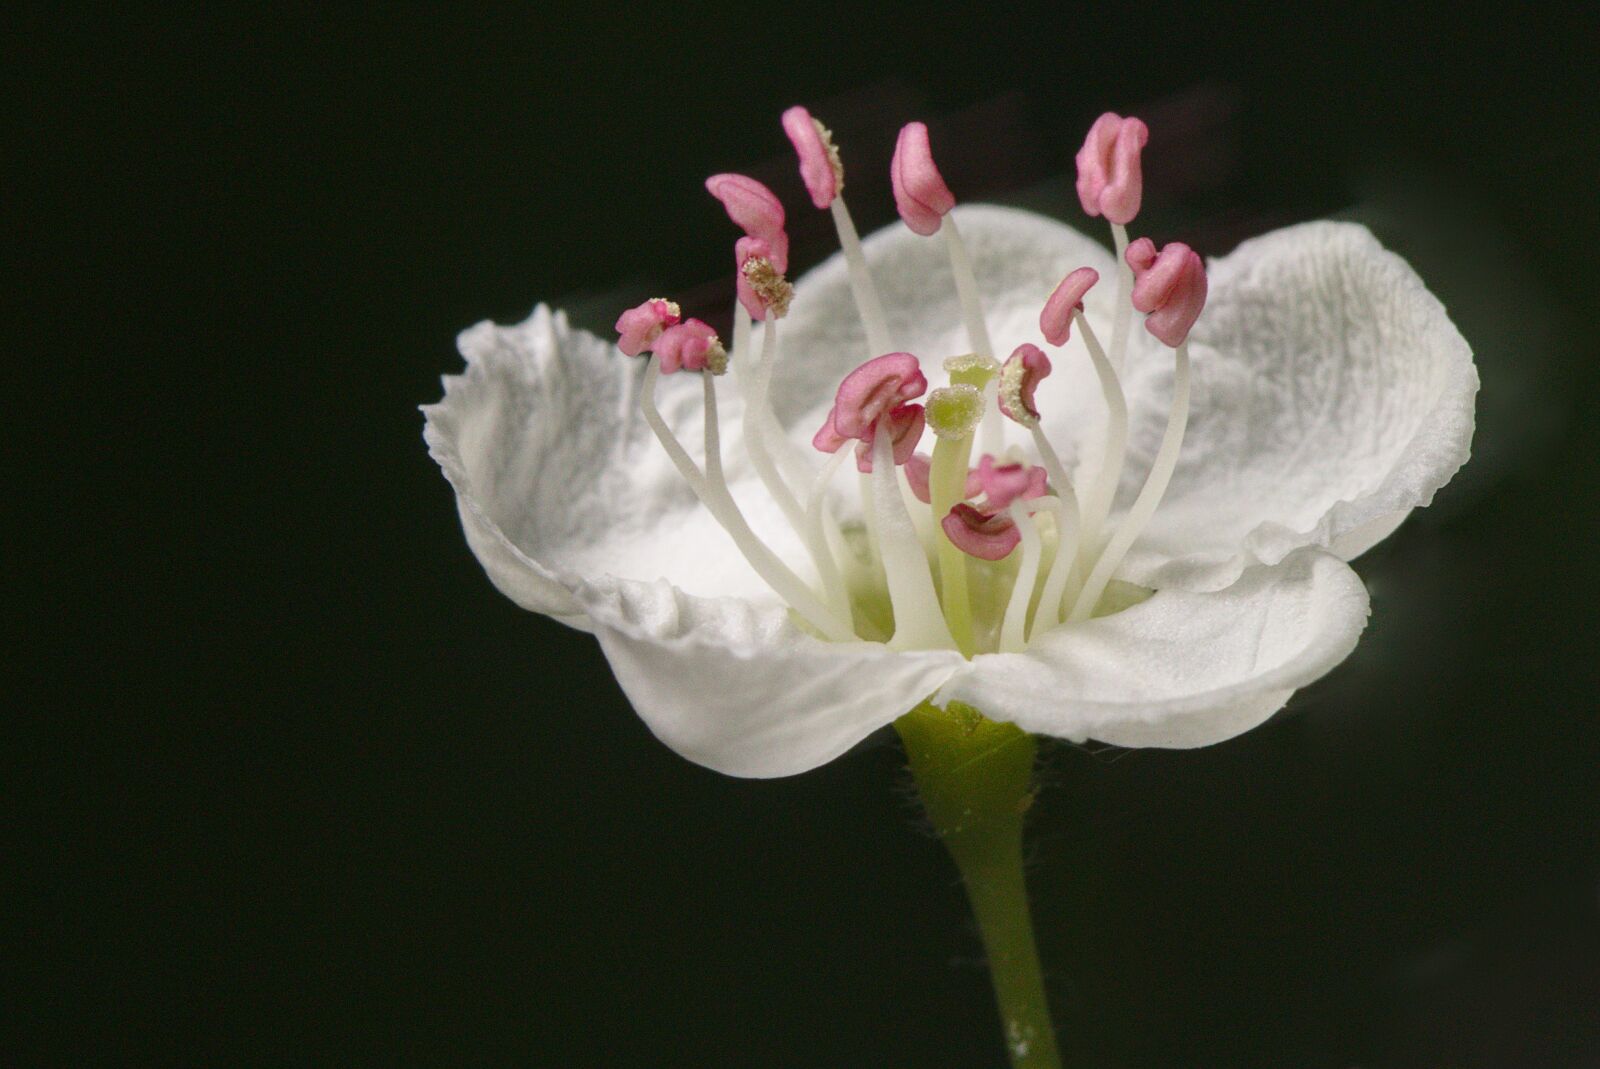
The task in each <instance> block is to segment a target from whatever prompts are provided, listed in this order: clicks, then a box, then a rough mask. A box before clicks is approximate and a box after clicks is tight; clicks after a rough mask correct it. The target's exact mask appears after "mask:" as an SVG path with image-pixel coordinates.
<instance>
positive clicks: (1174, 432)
mask: <svg viewBox="0 0 1600 1069" xmlns="http://www.w3.org/2000/svg"><path fill="white" fill-rule="evenodd" d="M1188 422H1189V347H1188V345H1187V344H1180V345H1179V346H1178V348H1177V360H1176V364H1175V368H1174V371H1173V378H1172V409H1171V411H1170V412H1169V413H1168V415H1167V429H1166V431H1165V432H1164V433H1163V434H1162V435H1161V446H1160V448H1158V449H1157V450H1156V457H1155V460H1154V461H1153V462H1151V464H1150V474H1149V475H1147V476H1146V477H1145V481H1144V486H1143V487H1141V488H1140V490H1139V496H1138V497H1136V498H1135V499H1134V501H1133V506H1132V507H1131V508H1129V509H1128V512H1127V515H1125V516H1123V518H1122V522H1121V523H1120V524H1119V525H1118V526H1117V530H1116V533H1115V534H1113V535H1112V536H1111V541H1110V542H1108V543H1106V548H1105V549H1104V550H1102V551H1101V553H1100V559H1099V560H1097V561H1095V565H1094V569H1093V570H1092V571H1090V573H1089V578H1088V579H1087V580H1085V581H1084V584H1083V589H1082V590H1080V591H1079V592H1078V598H1077V600H1076V601H1075V602H1073V605H1072V612H1071V613H1070V614H1068V616H1067V619H1068V620H1070V621H1079V620H1087V619H1088V618H1089V614H1090V613H1092V612H1094V607H1095V606H1096V605H1097V604H1099V602H1100V595H1101V594H1103V593H1105V589H1106V584H1107V583H1109V582H1111V576H1112V574H1113V573H1114V572H1115V571H1116V569H1117V566H1118V565H1120V564H1121V563H1122V558H1123V557H1124V556H1126V555H1127V552H1128V550H1129V548H1130V547H1132V545H1133V541H1134V539H1136V538H1138V537H1139V535H1140V534H1142V533H1143V532H1144V528H1145V525H1146V524H1148V523H1149V522H1150V517H1151V516H1153V515H1155V511H1156V506H1157V505H1159V504H1160V503H1161V497H1162V495H1163V494H1165V493H1166V492H1167V484H1168V483H1169V482H1171V481H1172V472H1173V470H1174V469H1175V468H1177V466H1178V451H1179V450H1180V449H1181V448H1182V447H1183V432H1184V429H1185V427H1187V426H1188Z"/></svg>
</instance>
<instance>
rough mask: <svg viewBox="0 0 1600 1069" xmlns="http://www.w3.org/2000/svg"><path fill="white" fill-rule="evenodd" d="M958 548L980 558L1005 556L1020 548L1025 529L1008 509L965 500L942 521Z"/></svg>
mask: <svg viewBox="0 0 1600 1069" xmlns="http://www.w3.org/2000/svg"><path fill="white" fill-rule="evenodd" d="M939 526H940V527H942V528H944V533H945V537H946V538H948V539H950V541H951V542H952V543H953V544H954V545H955V547H956V548H957V549H959V550H960V551H961V552H963V553H965V554H966V555H967V556H969V557H977V558H978V559H979V560H1002V559H1003V558H1005V557H1007V556H1009V555H1010V554H1011V551H1012V550H1014V549H1016V548H1017V543H1018V542H1020V541H1022V533H1021V532H1020V531H1018V530H1017V525H1016V524H1015V523H1014V522H1012V519H1011V517H1010V516H1008V515H1007V514H1006V513H1005V512H987V511H984V510H983V509H977V508H973V507H972V506H971V505H968V504H966V503H965V502H963V503H962V504H959V505H957V506H956V507H955V508H953V509H951V510H950V512H949V514H948V515H946V516H945V518H944V519H942V520H940V521H939Z"/></svg>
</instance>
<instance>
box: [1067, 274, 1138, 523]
mask: <svg viewBox="0 0 1600 1069" xmlns="http://www.w3.org/2000/svg"><path fill="white" fill-rule="evenodd" d="M1119 307H1120V306H1119ZM1073 318H1074V319H1075V320H1076V321H1077V324H1078V330H1079V331H1080V332H1082V334H1083V343H1084V345H1086V346H1087V347H1088V349H1089V359H1090V360H1092V361H1094V371H1095V374H1096V375H1098V376H1099V377H1100V392H1101V393H1102V394H1104V395H1105V400H1106V448H1105V453H1104V456H1103V457H1102V459H1101V462H1100V472H1099V474H1098V475H1096V476H1095V481H1094V485H1093V486H1091V487H1090V489H1089V495H1088V497H1087V498H1086V499H1085V500H1084V503H1083V533H1082V535H1083V548H1084V551H1085V552H1086V553H1093V552H1094V551H1095V550H1096V549H1097V548H1098V547H1099V544H1100V531H1101V528H1103V527H1104V526H1105V522H1106V517H1107V516H1109V515H1110V514H1111V500H1112V498H1113V497H1115V496H1116V493H1117V484H1118V483H1120V482H1121V481H1122V465H1123V461H1124V460H1125V459H1126V457H1127V453H1128V402H1127V399H1126V398H1125V397H1124V396H1123V393H1122V383H1121V382H1120V381H1118V379H1117V372H1116V369H1115V368H1113V367H1112V366H1111V362H1110V361H1109V360H1108V359H1106V352H1105V350H1104V349H1102V348H1101V347H1100V339H1099V338H1097V337H1096V336H1095V333H1094V329H1093V328H1092V327H1090V326H1089V320H1088V319H1087V318H1086V317H1085V316H1084V314H1083V313H1082V312H1081V311H1080V312H1076V313H1074V315H1073Z"/></svg>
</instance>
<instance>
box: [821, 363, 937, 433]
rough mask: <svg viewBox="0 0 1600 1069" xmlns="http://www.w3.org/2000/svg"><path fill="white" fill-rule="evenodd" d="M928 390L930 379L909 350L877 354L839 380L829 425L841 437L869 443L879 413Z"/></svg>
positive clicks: (919, 395) (881, 413)
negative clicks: (842, 379) (906, 351)
mask: <svg viewBox="0 0 1600 1069" xmlns="http://www.w3.org/2000/svg"><path fill="white" fill-rule="evenodd" d="M927 389H928V379H927V377H926V376H924V375H923V374H922V366H921V365H920V364H918V363H917V358H916V357H914V356H912V355H911V354H910V353H886V354H884V355H883V356H878V357H874V358H872V359H871V360H868V361H867V362H866V363H865V364H862V365H861V366H860V367H858V368H856V369H855V370H854V371H852V372H850V374H848V375H846V376H845V377H844V381H843V382H841V383H839V392H838V394H837V395H836V396H835V397H834V400H833V411H832V412H831V413H829V417H828V421H829V424H830V425H831V426H832V427H833V431H834V433H835V434H837V435H839V436H840V438H841V439H842V438H855V439H858V440H860V441H863V442H866V443H868V444H869V445H870V444H871V442H872V432H873V428H874V427H875V426H876V425H877V422H878V417H879V416H881V415H883V414H884V413H885V412H887V411H889V410H890V409H892V408H895V407H896V406H898V405H901V404H904V403H905V402H907V401H910V400H912V399H913V398H916V397H921V396H922V395H923V393H924V392H926V390H927ZM835 448H837V447H835Z"/></svg>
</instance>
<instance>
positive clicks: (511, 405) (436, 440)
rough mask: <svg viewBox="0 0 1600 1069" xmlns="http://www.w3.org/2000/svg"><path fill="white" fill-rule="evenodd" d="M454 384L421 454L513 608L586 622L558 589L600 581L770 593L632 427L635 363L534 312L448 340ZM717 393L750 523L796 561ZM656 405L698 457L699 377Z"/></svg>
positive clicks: (729, 401)
mask: <svg viewBox="0 0 1600 1069" xmlns="http://www.w3.org/2000/svg"><path fill="white" fill-rule="evenodd" d="M459 344H460V347H461V352H462V355H463V356H465V357H466V360H467V371H466V373H465V374H463V375H453V376H446V378H445V380H444V382H445V396H444V399H443V400H442V401H440V402H439V403H437V404H433V405H426V406H424V407H423V411H424V413H426V415H427V426H426V429H425V432H424V436H425V437H426V439H427V442H428V447H429V451H430V452H431V453H432V454H433V456H434V459H436V460H437V461H438V462H439V465H440V467H442V468H443V469H444V473H445V476H446V477H447V478H448V479H449V480H450V483H451V485H452V486H453V487H454V488H455V491H456V501H457V506H458V509H459V511H460V513H461V519H462V526H463V527H464V528H465V530H466V535H467V541H468V543H469V544H470V545H471V547H472V550H473V552H474V553H475V554H476V555H477V557H478V559H479V561H480V562H481V563H482V564H483V566H484V569H485V570H486V571H487V572H488V573H489V577H490V579H492V580H493V581H494V584H495V585H496V586H497V587H499V588H500V590H501V591H502V592H503V593H505V594H506V596H508V597H510V598H511V599H512V600H513V601H515V602H516V603H517V604H518V605H521V606H522V607H523V608H526V609H530V610H532V611H534V612H541V613H545V614H547V615H550V616H554V617H556V618H557V619H559V620H562V621H563V622H565V623H569V624H573V625H574V626H580V627H586V626H587V624H586V623H585V621H584V619H583V615H584V614H583V609H582V607H581V606H580V605H578V603H577V602H576V601H575V599H574V598H573V596H572V594H571V593H570V591H571V590H572V589H573V588H574V587H575V586H576V585H577V584H578V583H580V582H581V581H582V580H583V579H585V578H593V577H598V576H603V575H616V576H621V577H625V578H632V579H642V580H656V579H662V578H664V579H666V580H668V581H669V582H671V583H673V584H675V585H676V586H678V587H680V588H682V589H683V590H685V591H688V592H690V593H693V594H701V595H726V596H733V597H747V598H753V599H756V600H758V601H764V602H769V603H775V602H776V598H775V597H774V595H773V594H772V593H771V591H770V590H769V589H768V587H767V586H766V584H765V583H763V582H762V581H761V580H760V579H759V578H758V577H757V576H756V575H755V573H754V572H752V571H751V570H750V568H748V567H747V566H746V565H745V564H744V561H743V558H741V557H740V556H739V553H738V551H737V550H736V549H735V548H734V546H733V543H732V541H731V540H730V539H729V538H728V537H727V535H726V534H724V533H723V531H722V529H721V528H720V527H718V526H717V525H716V523H715V521H714V520H713V519H712V518H711V516H710V515H709V514H708V513H707V512H706V510H705V509H704V508H702V507H701V506H700V504H699V502H698V501H696V499H695V497H694V494H693V493H692V492H691V491H690V489H689V488H688V487H687V486H686V485H685V484H684V481H683V479H682V478H681V476H679V474H678V472H677V471H676V470H675V469H674V468H673V467H672V465H671V463H670V461H669V460H668V459H667V457H666V454H665V452H664V451H663V450H662V448H661V446H660V444H659V443H658V442H657V441H656V440H655V438H654V436H653V435H652V434H651V433H650V431H649V429H648V428H647V427H646V425H645V423H644V420H643V419H641V418H640V416H639V413H638V411H637V409H638V389H639V386H640V377H641V375H642V373H643V370H644V368H643V363H642V362H641V361H638V360H632V359H629V358H627V357H624V356H622V355H621V354H620V353H619V352H618V351H617V350H616V348H615V346H614V345H612V344H610V343H608V342H605V341H602V340H600V339H599V338H596V337H595V336H594V335H592V334H589V333H587V332H585V331H581V330H575V329H573V328H572V327H570V326H569V325H568V324H567V320H566V317H565V316H564V315H563V314H561V313H560V312H554V313H552V312H551V311H550V309H549V308H547V307H545V306H543V305H541V306H540V307H539V308H537V309H535V311H534V313H533V315H532V316H531V317H530V318H529V319H528V320H527V321H526V322H525V323H521V324H519V325H517V326H514V327H501V326H496V325H494V324H491V323H480V324H478V325H477V326H475V327H472V328H471V329H469V330H467V331H464V332H463V333H462V335H461V338H460V342H459ZM735 394H736V391H733V390H721V391H720V393H719V398H720V399H721V411H722V419H721V426H722V432H723V440H724V448H723V453H724V455H725V456H726V457H727V458H728V471H729V477H730V479H733V480H735V485H734V487H733V490H734V493H735V495H736V496H738V497H739V498H740V502H741V504H742V505H743V506H744V508H745V514H746V516H747V517H748V518H749V520H750V523H751V526H752V527H754V528H755V530H756V531H757V532H758V533H759V534H761V535H762V536H763V537H765V538H766V539H767V541H768V544H769V545H771V546H772V547H773V548H774V550H775V551H777V552H778V553H780V554H781V555H782V556H784V558H785V559H786V560H789V561H790V562H791V563H792V564H794V565H795V566H796V567H797V568H799V567H802V564H801V562H803V561H804V560H805V556H804V554H803V552H801V550H800V548H799V546H798V539H797V538H796V537H795V536H794V534H793V533H792V532H791V531H790V530H789V528H788V525H787V524H786V523H785V522H784V521H783V519H782V516H781V515H780V514H779V513H778V512H777V508H776V506H775V505H773V504H772V503H771V501H770V499H768V498H767V497H766V495H764V494H758V493H751V492H748V491H749V489H750V485H749V484H750V482H751V480H750V478H749V476H748V475H745V476H744V477H743V478H742V479H741V471H742V469H741V468H740V466H739V465H737V464H736V463H735V460H736V458H738V457H739V456H740V455H741V454H742V450H740V448H739V441H740V436H739V422H740V420H739V413H740V406H739V404H738V401H737V398H736V396H735ZM659 396H660V407H661V411H662V414H663V416H664V417H665V418H666V420H667V421H668V423H669V424H670V425H671V426H672V427H673V428H674V430H675V432H676V433H677V434H678V437H679V439H680V440H681V441H682V442H683V443H684V445H685V447H686V448H687V449H688V450H689V452H690V453H691V455H695V456H698V455H699V452H700V450H699V441H700V424H701V420H700V413H701V411H702V408H703V399H702V396H701V380H700V376H698V375H672V376H665V377H663V379H662V381H661V386H660V391H659Z"/></svg>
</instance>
